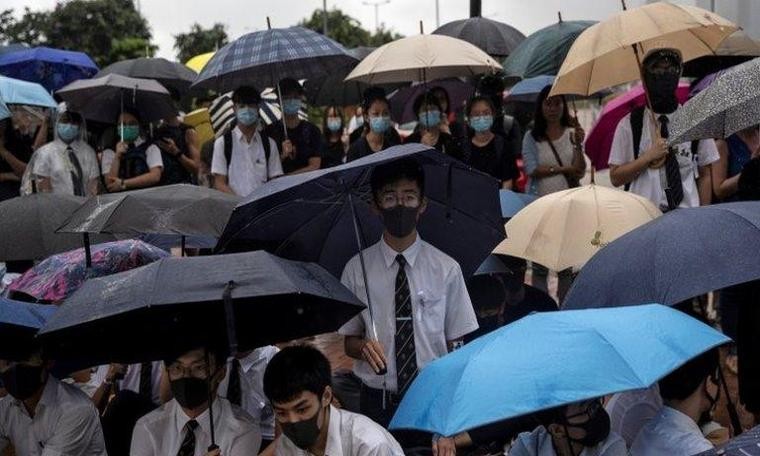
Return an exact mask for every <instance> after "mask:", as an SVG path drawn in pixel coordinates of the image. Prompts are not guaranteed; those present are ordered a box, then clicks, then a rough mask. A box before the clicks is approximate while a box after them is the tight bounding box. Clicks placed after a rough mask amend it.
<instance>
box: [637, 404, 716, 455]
mask: <svg viewBox="0 0 760 456" xmlns="http://www.w3.org/2000/svg"><path fill="white" fill-rule="evenodd" d="M712 448H713V445H712V443H710V441H709V440H707V439H706V438H705V437H704V436H703V435H702V431H701V430H700V429H699V426H697V423H696V422H694V420H692V419H691V418H690V417H689V416H687V415H685V414H683V413H681V412H679V411H678V410H676V409H674V408H671V407H668V406H667V405H666V406H664V407H663V408H662V410H661V411H660V413H659V414H658V415H657V416H656V417H655V418H653V419H652V420H651V421H650V422H649V424H647V425H646V426H644V428H643V429H642V430H641V432H639V435H638V436H637V437H636V440H634V441H633V445H632V446H631V456H660V455H683V456H689V455H693V454H698V453H702V452H703V451H707V450H711V449H712Z"/></svg>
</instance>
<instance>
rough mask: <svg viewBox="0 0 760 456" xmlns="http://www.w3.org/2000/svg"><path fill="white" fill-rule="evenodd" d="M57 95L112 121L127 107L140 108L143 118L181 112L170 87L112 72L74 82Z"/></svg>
mask: <svg viewBox="0 0 760 456" xmlns="http://www.w3.org/2000/svg"><path fill="white" fill-rule="evenodd" d="M56 95H58V96H59V97H61V99H63V101H65V102H66V103H67V104H68V106H69V108H70V109H71V110H73V111H77V112H79V113H81V114H82V115H83V116H84V117H85V118H87V119H90V120H95V121H98V122H103V123H108V124H113V123H115V122H116V119H117V117H118V116H119V114H120V113H121V112H122V111H123V110H124V109H125V108H127V109H130V110H134V111H137V113H138V115H139V116H140V120H141V121H142V122H152V121H155V120H160V119H163V118H166V117H170V116H174V115H176V114H177V108H176V107H174V103H173V102H172V99H171V96H170V95H169V91H168V90H166V89H165V88H164V86H162V85H161V84H159V83H158V82H156V81H154V80H151V79H138V78H130V77H127V76H122V75H119V74H109V75H106V76H103V77H100V78H97V79H88V80H80V81H75V82H72V83H71V84H69V85H67V86H66V87H64V88H62V89H60V90H59V91H58V92H56Z"/></svg>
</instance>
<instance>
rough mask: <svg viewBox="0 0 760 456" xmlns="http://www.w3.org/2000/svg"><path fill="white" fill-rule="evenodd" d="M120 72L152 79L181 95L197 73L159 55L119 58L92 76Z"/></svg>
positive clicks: (131, 76) (133, 76) (188, 87)
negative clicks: (127, 58)
mask: <svg viewBox="0 0 760 456" xmlns="http://www.w3.org/2000/svg"><path fill="white" fill-rule="evenodd" d="M109 74H120V75H122V76H128V77H130V78H140V79H153V80H156V81H158V82H159V83H160V84H161V85H162V86H164V87H166V88H168V89H173V90H175V91H177V93H178V94H179V95H182V94H184V93H186V92H187V91H188V89H190V84H192V83H193V81H195V77H196V76H198V74H197V73H196V72H194V71H192V70H190V69H189V68H188V67H186V66H185V65H182V64H181V63H179V62H170V61H169V60H166V59H164V58H160V57H140V58H137V59H129V60H121V61H119V62H116V63H112V64H110V65H108V66H107V67H105V68H103V69H102V70H100V71H99V72H98V74H96V75H95V76H94V77H95V78H99V77H102V76H106V75H109Z"/></svg>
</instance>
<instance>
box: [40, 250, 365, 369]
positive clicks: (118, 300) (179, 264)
mask: <svg viewBox="0 0 760 456" xmlns="http://www.w3.org/2000/svg"><path fill="white" fill-rule="evenodd" d="M223 296H226V298H223ZM363 309H364V306H363V305H362V304H361V303H360V302H359V301H358V300H357V299H356V297H355V296H354V295H353V294H352V293H351V292H350V291H348V289H347V288H346V287H345V286H343V285H342V284H341V283H340V281H338V279H336V278H335V277H333V276H331V275H330V274H329V273H328V272H327V271H325V270H324V269H322V268H321V267H319V266H317V265H315V264H307V263H299V262H294V261H289V260H284V259H281V258H278V257H276V256H274V255H270V254H268V253H266V252H247V253H240V254H231V255H213V256H205V257H192V258H176V257H174V258H164V259H161V260H159V261H157V262H155V263H153V264H150V265H148V266H145V267H142V268H137V269H133V270H131V271H127V272H124V273H121V274H115V275H112V276H109V277H102V278H97V279H91V280H88V281H87V282H86V283H85V284H84V285H83V286H82V288H81V289H79V290H78V291H77V292H76V293H75V294H74V295H72V296H71V297H70V298H69V299H67V300H66V302H65V303H64V304H63V306H61V309H60V311H59V313H57V314H56V316H55V317H54V318H53V319H51V320H50V321H48V323H47V324H46V325H45V327H44V328H43V329H42V331H41V332H40V338H41V339H42V343H43V345H44V346H45V347H47V348H48V349H49V350H50V352H51V355H52V356H54V357H58V358H65V359H70V360H81V361H82V362H85V364H87V365H95V364H102V363H106V362H112V361H113V362H124V363H133V362H141V361H147V360H155V359H166V358H168V357H170V356H172V355H176V354H177V353H179V352H182V351H184V350H188V349H191V348H196V347H199V346H208V347H226V346H227V344H228V343H229V342H230V340H231V339H234V341H235V342H234V343H235V344H236V345H237V346H238V347H239V350H242V351H244V350H249V349H253V348H255V347H260V346H263V345H269V344H273V343H276V342H284V341H288V340H293V339H298V338H301V337H306V336H311V335H315V334H320V333H325V332H330V331H335V330H337V329H338V328H339V327H340V326H341V325H342V324H343V323H345V322H346V321H348V320H349V319H350V318H352V317H353V316H354V315H356V314H357V313H359V312H361V311H362V310H363Z"/></svg>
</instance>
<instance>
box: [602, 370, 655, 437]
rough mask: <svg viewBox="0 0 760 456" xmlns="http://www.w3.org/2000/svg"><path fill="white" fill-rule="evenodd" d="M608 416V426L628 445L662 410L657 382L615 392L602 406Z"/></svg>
mask: <svg viewBox="0 0 760 456" xmlns="http://www.w3.org/2000/svg"><path fill="white" fill-rule="evenodd" d="M604 409H605V410H607V414H608V415H609V416H610V427H611V429H612V430H613V431H615V432H616V433H617V434H618V435H620V436H621V437H622V438H623V440H625V444H626V445H628V447H630V446H631V445H633V441H634V440H635V439H636V436H637V435H639V432H641V430H642V429H643V428H644V426H646V425H647V424H648V423H649V422H650V421H651V420H652V418H654V417H656V416H657V414H658V413H660V410H662V397H660V388H659V387H658V386H657V383H655V384H654V385H652V386H650V387H649V388H645V389H637V390H632V391H625V392H622V393H616V394H614V395H613V396H612V398H610V400H609V401H608V402H607V404H606V405H605V406H604Z"/></svg>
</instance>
